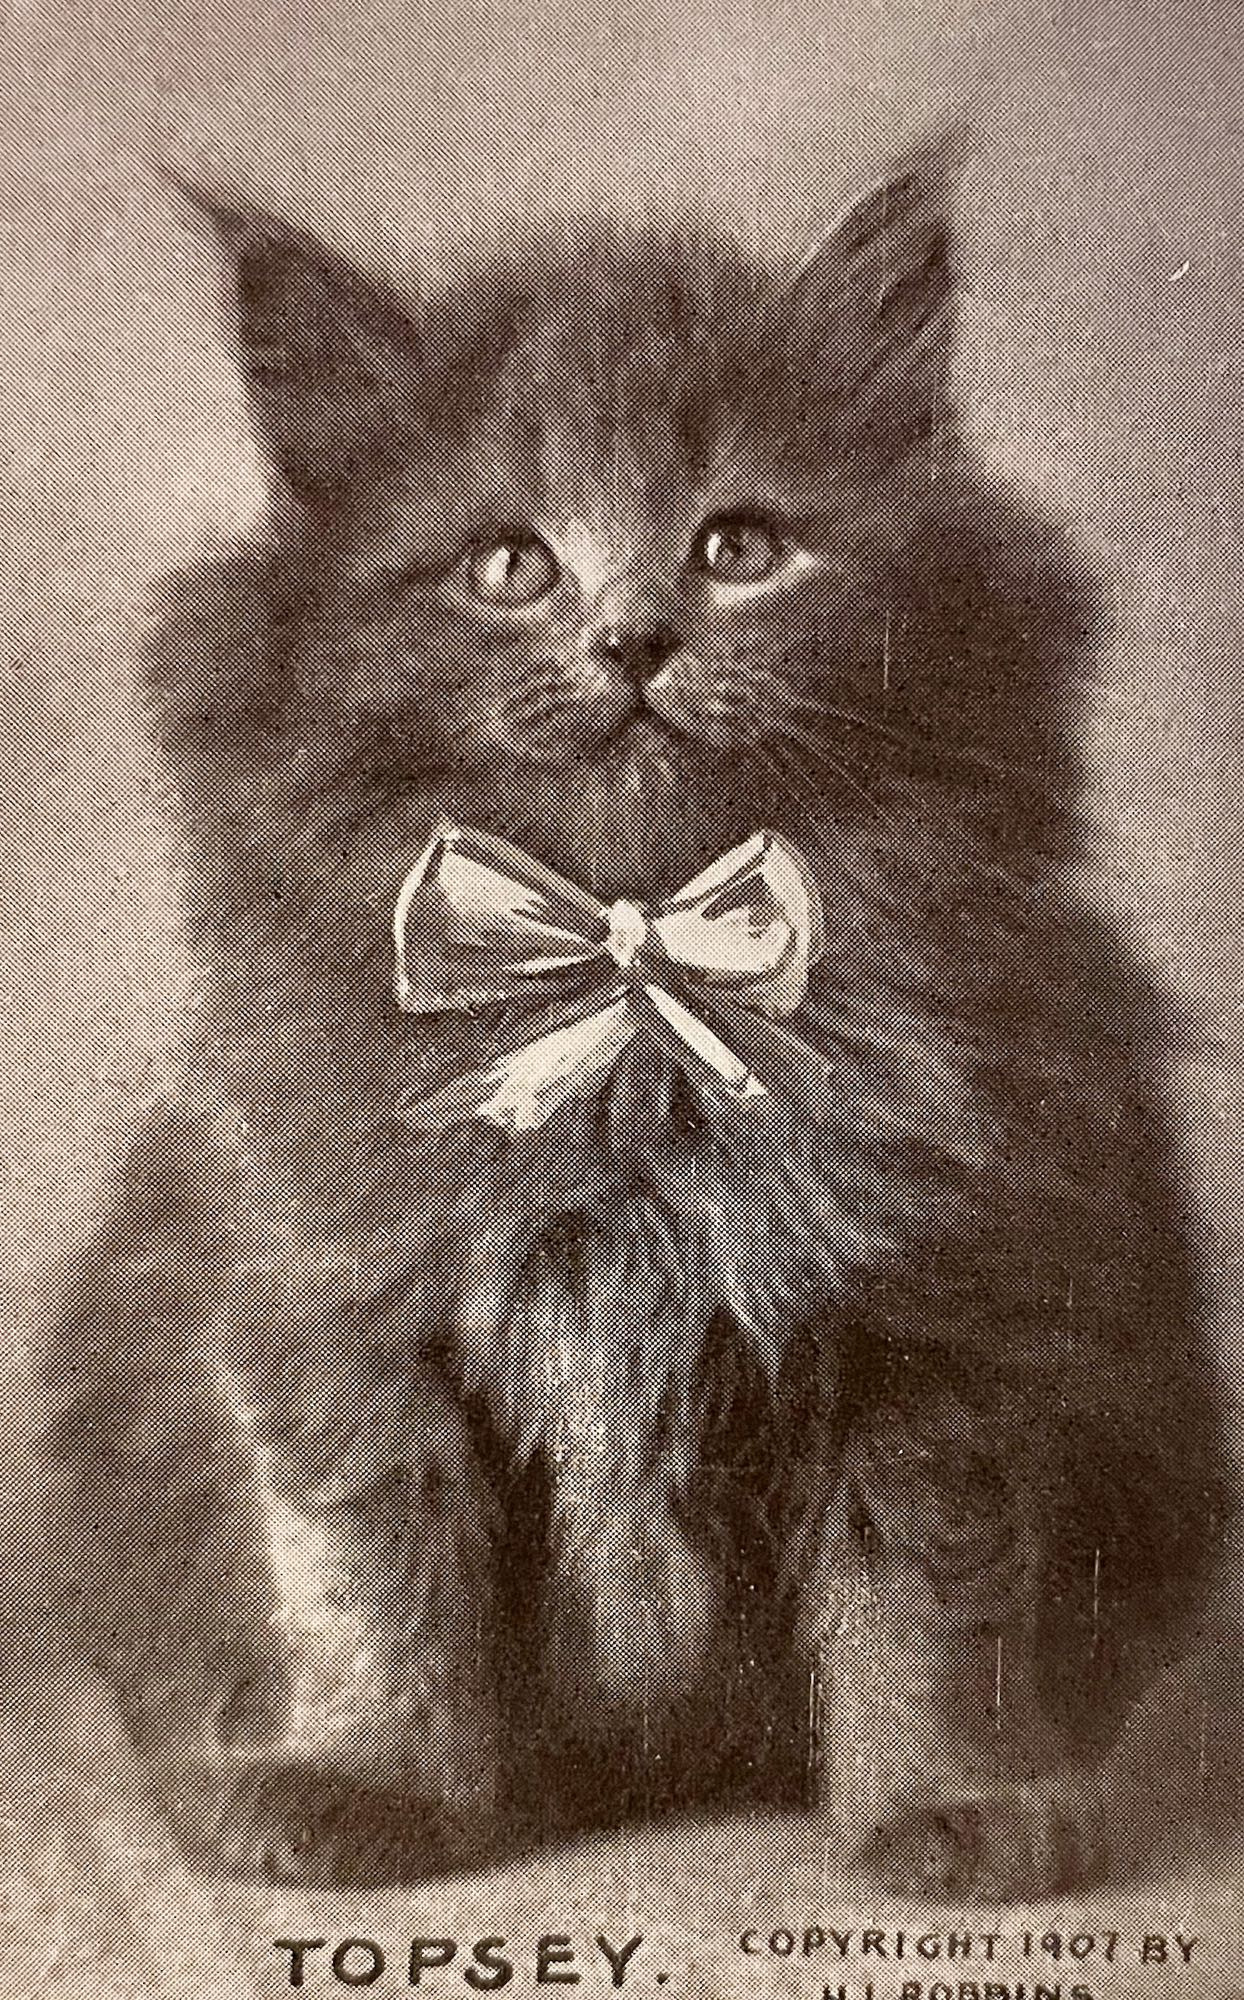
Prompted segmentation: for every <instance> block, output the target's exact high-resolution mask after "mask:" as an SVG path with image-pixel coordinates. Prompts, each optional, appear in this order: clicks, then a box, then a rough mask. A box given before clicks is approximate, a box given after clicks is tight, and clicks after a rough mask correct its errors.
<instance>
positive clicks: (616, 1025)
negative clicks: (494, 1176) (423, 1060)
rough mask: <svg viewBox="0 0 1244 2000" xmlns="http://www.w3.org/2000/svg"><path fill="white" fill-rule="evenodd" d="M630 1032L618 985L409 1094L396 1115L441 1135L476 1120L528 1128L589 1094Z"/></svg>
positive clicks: (631, 1026)
mask: <svg viewBox="0 0 1244 2000" xmlns="http://www.w3.org/2000/svg"><path fill="white" fill-rule="evenodd" d="M635 1030H636V1022H635V1019H634V1016H633V1013H632V1011H631V1007H630V1004H629V1000H628V996H627V994H626V992H625V990H624V989H619V990H618V991H617V992H616V993H614V994H613V995H612V996H611V997H609V998H608V999H606V1001H605V1002H604V1004H603V1005H602V1004H601V1003H600V1002H599V1000H596V1001H595V1002H593V1003H592V1004H591V1006H590V1009H585V1007H584V1006H583V1005H582V1003H580V1005H579V1006H578V1007H576V1008H575V1009H574V1011H573V1012H572V1013H571V1014H570V1015H569V1016H568V1017H567V1018H565V1019H563V1020H561V1021H559V1022H558V1023H557V1024H556V1025H555V1026H554V1027H553V1028H551V1029H549V1028H546V1030H545V1031H544V1033H542V1034H539V1035H537V1036H535V1037H534V1039H533V1038H532V1037H531V1035H530V1024H526V1032H525V1035H524V1038H523V1039H522V1040H518V1041H516V1042H515V1044H514V1046H513V1047H511V1048H509V1049H506V1050H504V1051H502V1052H501V1053H500V1054H498V1055H497V1056H496V1057H495V1058H494V1059H493V1060H492V1061H491V1062H489V1063H487V1064H486V1065H484V1066H483V1067H481V1068H479V1069H474V1070H469V1071H468V1072H467V1073H466V1074H465V1075H462V1076H457V1077H454V1078H453V1079H451V1081H450V1082H448V1083H446V1084H443V1085H441V1086H440V1087H439V1088H436V1089H432V1090H425V1091H415V1092H411V1093H408V1094H407V1095H406V1096H405V1097H404V1098H403V1099H402V1100H401V1102H400V1103H399V1106H398V1115H399V1117H401V1118H402V1119H404V1120H405V1121H407V1122H408V1123H409V1124H412V1125H415V1126H417V1127H418V1128H419V1129H420V1130H421V1131H425V1132H432V1133H441V1132H445V1131H449V1130H451V1129H452V1128H453V1127H454V1126H457V1125H463V1124H466V1123H469V1122H472V1121H477V1122H480V1123H483V1124H486V1125H494V1126H496V1127H497V1129H498V1130H499V1131H503V1132H534V1131H537V1130H538V1129H539V1127H540V1126H541V1125H545V1124H547V1122H548V1120H549V1119H550V1118H551V1117H552V1116H553V1114H554V1113H555V1112H556V1111H558V1110H560V1109H561V1107H562V1105H564V1104H567V1103H569V1102H570V1101H571V1100H572V1099H574V1098H580V1097H586V1096H588V1095H590V1093H591V1090H592V1088H593V1086H594V1085H595V1084H597V1083H598V1082H600V1081H601V1079H603V1078H604V1077H606V1076H607V1075H608V1074H609V1071H610V1070H611V1069H612V1068H613V1066H614V1064H615V1063H616V1062H617V1060H618V1058H619V1056H620V1055H621V1053H622V1051H623V1049H624V1048H625V1047H626V1045H627V1043H628V1042H629V1041H630V1039H631V1037H632V1036H633V1035H634V1033H635Z"/></svg>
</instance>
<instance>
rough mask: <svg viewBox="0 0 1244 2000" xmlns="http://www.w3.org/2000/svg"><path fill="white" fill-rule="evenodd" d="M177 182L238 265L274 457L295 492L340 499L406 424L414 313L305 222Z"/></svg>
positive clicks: (245, 348)
mask: <svg viewBox="0 0 1244 2000" xmlns="http://www.w3.org/2000/svg"><path fill="white" fill-rule="evenodd" d="M174 184H175V186H176V187H177V189H178V192H179V193H180V194H181V196H182V198H183V199H184V201H185V202H186V203H187V204H188V206H189V207H190V208H191V209H192V210H193V212H194V214H195V215H196V217H198V218H200V219H203V220H206V221H207V222H208V223H209V224H210V226H211V229H212V231H213V233H214V235H215V237H216V239H217V241H218V242H219V243H220V245H221V246H222V248H223V249H224V250H225V252H226V254H227V255H228V256H229V257H230V258H231V260H232V262H233V266H234V270H235V272H236V277H237V301H238V322H237V328H238V338H239V346H240V349H241V357H242V364H243V369H244V371H245V375H246V381H247V386H248V388H249V391H250V398H251V406H252V408H253V410H254V413H255V418H256V422H257V424H258V427H259V432H260V437H261V440H262V442H263V444H264V445H265V447H266V448H267V451H268V453H269V456H270V457H271V458H272V460H273V461H274V463H275V464H276V465H277V467H278V468H279V469H280V471H281V472H282V473H283V474H284V475H285V478H286V479H287V480H288V482H289V484H290V486H291V487H292V488H293V490H294V492H295V493H296V494H297V495H298V497H299V498H300V499H303V500H305V501H308V502H311V503H313V504H316V505H321V506H323V505H334V504H341V503H342V502H344V500H345V499H346V497H347V496H348V494H349V491H350V487H351V485H352V483H353V481H354V478H355V475H356V473H358V472H359V471H360V470H361V469H362V468H363V467H364V466H367V465H370V464H372V463H374V461H375V460H376V458H377V457H378V456H379V455H380V454H382V452H383V451H384V450H385V448H386V447H388V448H390V449H391V448H392V446H393V444H394V442H395V439H396V436H397V435H398V434H399V432H400V428H401V424H402V419H403V415H404V416H405V419H406V421H407V422H409V420H410V415H411V394H412V390H413V388H414V386H415V383H416V381H417V373H418V356H419V336H418V332H417V329H416V326H415V323H414V320H413V318H412V315H411V313H410V311H408V310H407V309H406V308H404V307H403V305H402V304H401V302H400V301H399V300H398V299H397V297H396V296H395V295H394V294H393V293H391V292H390V291H389V290H388V289H387V287H386V286H384V285H383V284H382V283H380V282H379V281H377V280H373V279H370V278H367V277H364V276H363V275H362V274H361V273H360V272H358V271H356V270H355V269H354V268H353V267H352V266H351V265H350V264H349V263H348V262H347V261H346V260H345V259H344V258H343V257H340V256H338V255H337V254H336V253H335V252H333V251H330V250H327V249H325V248H324V247H323V245H321V244H319V243H317V242H316V241H315V240H314V238H313V237H310V236H307V235H305V234H303V232H302V231H301V230H298V229H295V228H293V227H292V226H290V225H289V224H287V223H284V222H281V221H278V220H277V219H275V218H274V217H272V216H270V215H266V214H264V213H263V212H262V211H261V210H256V209H249V208H247V207H245V206H243V205H242V204H237V203H233V202H231V201H229V200H227V199H220V198H217V197H216V196H214V195H212V194H209V193H205V192H203V191H202V190H201V189H198V188H195V187H193V186H190V185H189V184H187V183H185V182H182V181H176V182H175V183H174Z"/></svg>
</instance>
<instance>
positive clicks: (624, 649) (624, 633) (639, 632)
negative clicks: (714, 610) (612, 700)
mask: <svg viewBox="0 0 1244 2000" xmlns="http://www.w3.org/2000/svg"><path fill="white" fill-rule="evenodd" d="M680 643H681V641H680V640H679V637H678V634H677V632H676V631H675V630H674V628H673V626H672V625H666V624H664V623H656V622H654V623H653V624H651V625H606V626H604V627H602V629H601V630H600V631H599V632H597V633H596V634H594V636H593V639H592V651H593V652H594V653H595V655H596V657H597V659H598V660H603V661H604V662H605V663H606V665H608V666H611V667H614V668H616V670H617V671H618V672H619V673H621V674H625V675H626V677H627V679H628V680H632V681H634V682H635V684H636V686H637V687H643V686H644V685H645V684H646V683H647V682H648V681H650V680H651V679H652V678H653V676H654V674H657V673H659V672H660V670H661V668H662V667H663V666H664V664H665V662H666V661H667V660H668V659H669V657H670V654H671V653H676V652H677V651H678V647H679V645H680Z"/></svg>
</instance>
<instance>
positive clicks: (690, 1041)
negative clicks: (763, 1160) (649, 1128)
mask: <svg viewBox="0 0 1244 2000" xmlns="http://www.w3.org/2000/svg"><path fill="white" fill-rule="evenodd" d="M636 997H637V999H638V998H639V996H638V995H637V996H636ZM704 998H705V1004H706V1006H708V1005H710V1003H709V1000H708V996H707V995H705V996H704ZM711 1011H712V1013H713V1014H714V1016H716V1017H717V1018H718V1019H719V1020H720V1021H721V1025H722V1026H723V1027H724V1028H725V1029H726V1031H727V1033H728V1034H729V1037H730V1040H729V1042H726V1041H724V1040H723V1039H722V1037H721V1036H720V1035H719V1034H718V1033H717V1032H716V1029H715V1028H714V1027H712V1026H711V1025H710V1024H709V1023H708V1022H707V1021H705V1020H703V1019H702V1018H701V1016H700V1015H698V1014H696V1013H693V1012H692V1011H691V1009H690V1008H689V1007H687V1006H685V1005H684V1003H683V1002H682V1001H681V1000H677V999H675V997H674V995H673V994H672V993H669V992H667V991H666V989H665V988H664V987H661V986H645V987H643V988H642V1009H640V1008H637V1012H638V1013H639V1015H640V1019H641V1020H642V1023H643V1026H644V1028H645V1031H646V1032H647V1033H649V1034H650V1035H652V1036H653V1038H654V1039H655V1040H657V1041H658V1042H660V1044H661V1045H662V1047H663V1048H664V1049H665V1051H666V1053H667V1054H668V1055H670V1056H672V1057H673V1058H674V1059H675V1060H676V1061H677V1062H679V1063H681V1065H682V1067H683V1069H684V1070H685V1071H686V1073H687V1076H688V1078H689V1079H690V1081H691V1083H692V1084H693V1085H694V1086H695V1087H696V1088H697V1089H699V1090H700V1091H701V1093H702V1094H703V1096H704V1098H705V1099H706V1101H707V1102H708V1103H710V1104H712V1105H718V1106H729V1107H731V1108H733V1107H736V1106H741V1107H744V1108H746V1109H747V1110H749V1111H762V1110H764V1109H765V1108H766V1107H767V1108H768V1109H771V1110H772V1109H776V1108H778V1106H785V1107H786V1108H787V1109H794V1110H798V1111H799V1112H801V1113H803V1114H804V1115H805V1116H807V1117H810V1118H813V1119H824V1118H825V1116H826V1114H827V1112H828V1110H829V1109H830V1108H831V1106H832V1105H833V1103H834V1102H835V1101H836V1095H837V1093H836V1090H835V1082H836V1077H835V1072H834V1069H833V1067H832V1065H831V1064H830V1063H829V1062H828V1061H827V1060H826V1059H825V1057H823V1056H822V1055H821V1054H820V1053H819V1052H818V1051H817V1050H816V1049H814V1048H812V1047H811V1045H810V1044H809V1043H807V1042H805V1041H804V1040H803V1039H802V1037H801V1036H799V1035H795V1034H792V1033H791V1031H790V1029H789V1028H783V1027H780V1026H779V1025H778V1024H777V1022H775V1021H772V1020H770V1019H769V1018H768V1016H766V1015H763V1014H757V1013H754V1012H753V1011H752V1010H751V1009H749V1008H747V1007H744V1006H742V1005H740V1004H739V1003H738V1002H737V1001H725V1002H723V1001H721V1000H720V999H719V998H718V996H717V995H716V994H714V995H713V996H712V1001H711Z"/></svg>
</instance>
